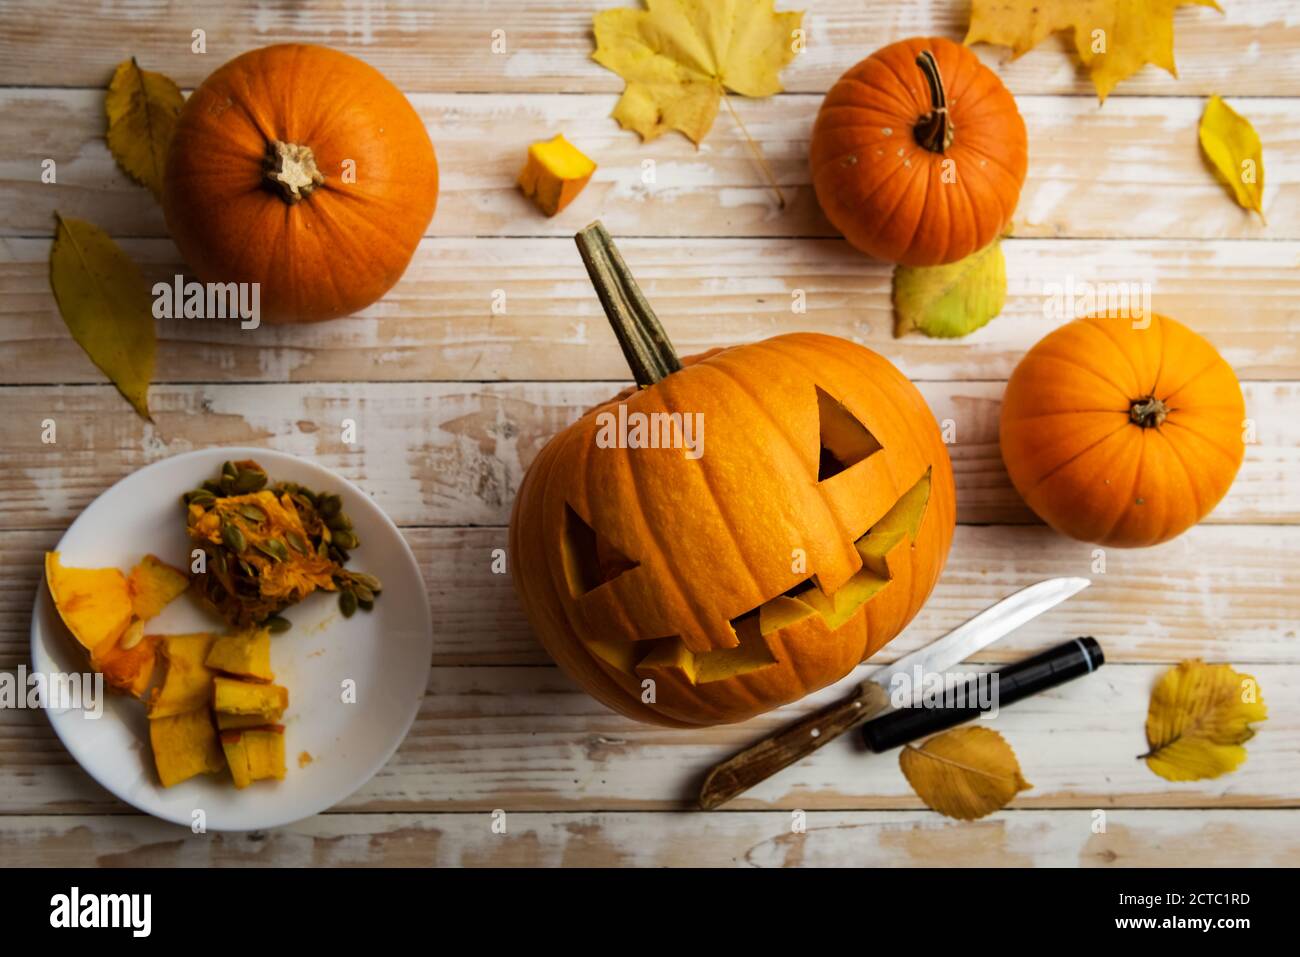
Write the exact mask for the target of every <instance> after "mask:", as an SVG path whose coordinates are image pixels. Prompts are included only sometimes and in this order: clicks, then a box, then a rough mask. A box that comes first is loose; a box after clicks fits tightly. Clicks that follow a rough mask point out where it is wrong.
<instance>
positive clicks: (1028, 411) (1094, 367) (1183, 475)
mask: <svg viewBox="0 0 1300 957" xmlns="http://www.w3.org/2000/svg"><path fill="white" fill-rule="evenodd" d="M1152 399H1154V400H1155V401H1154V402H1153V401H1151V400H1152ZM1135 403H1136V404H1137V405H1136V409H1135ZM1245 416H1246V410H1245V403H1244V401H1243V399H1242V395H1241V386H1240V384H1239V383H1238V382H1237V377H1236V375H1235V374H1234V373H1233V371H1232V368H1231V367H1230V366H1229V365H1228V363H1227V362H1225V361H1224V360H1223V358H1222V357H1221V356H1220V355H1219V353H1218V352H1217V351H1216V350H1215V348H1214V346H1212V345H1210V343H1209V342H1207V341H1206V340H1205V339H1203V338H1202V337H1201V336H1199V335H1197V334H1196V333H1195V332H1193V331H1192V330H1191V329H1188V328H1187V327H1186V326H1184V325H1183V324H1182V323H1180V322H1177V321H1175V320H1173V319H1169V318H1167V317H1165V316H1161V315H1157V314H1153V315H1152V316H1151V320H1150V324H1149V326H1147V327H1146V328H1134V321H1133V320H1132V319H1128V318H1098V317H1090V318H1086V319H1076V320H1075V321H1073V322H1071V323H1068V324H1067V325H1065V326H1062V327H1061V328H1059V329H1057V330H1056V331H1055V332H1053V333H1051V334H1050V335H1048V336H1047V337H1046V338H1044V339H1043V340H1042V341H1041V342H1039V343H1038V344H1037V345H1036V346H1034V347H1033V349H1031V350H1030V351H1029V353H1028V354H1027V355H1026V356H1025V357H1024V359H1022V360H1021V362H1020V364H1019V365H1018V366H1017V367H1016V370H1015V372H1014V373H1013V374H1012V376H1011V380H1010V381H1009V382H1008V383H1007V391H1006V396H1005V397H1004V398H1003V400H1002V419H1001V428H1000V441H1001V445H1002V458H1003V461H1004V462H1005V463H1006V466H1007V473H1008V474H1009V475H1010V476H1011V481H1012V482H1013V483H1014V484H1015V487H1016V489H1017V490H1018V491H1019V492H1020V495H1021V496H1022V497H1023V498H1024V500H1025V502H1026V503H1028V505H1029V507H1030V508H1032V509H1033V510H1034V511H1035V512H1036V513H1037V514H1038V515H1039V516H1040V517H1041V518H1042V519H1043V520H1044V521H1045V522H1047V523H1048V524H1049V525H1051V526H1052V527H1053V528H1055V529H1057V530H1058V531H1061V532H1064V533H1065V534H1066V535H1070V536H1071V537H1073V538H1078V539H1081V540H1083V541H1087V542H1096V543H1098V544H1101V545H1115V546H1120V547H1136V546H1143V545H1155V544H1157V543H1159V542H1163V541H1166V540H1168V539H1170V538H1173V537H1174V536H1175V535H1178V534H1181V533H1182V532H1184V531H1186V530H1187V529H1188V528H1190V527H1191V526H1192V525H1195V524H1196V523H1197V522H1199V521H1200V520H1201V519H1202V518H1204V517H1205V516H1206V515H1208V514H1209V513H1210V511H1211V510H1212V509H1213V508H1214V506H1215V505H1216V504H1218V502H1219V500H1220V499H1221V498H1223V496H1224V494H1225V493H1226V492H1227V491H1228V488H1229V486H1231V485H1232V480H1233V478H1234V477H1235V476H1236V474H1237V469H1238V468H1239V467H1240V466H1241V460H1242V457H1243V455H1244V454H1245V445H1244V442H1243V439H1242V429H1243V427H1244V419H1245ZM1143 423H1145V425H1144V424H1143Z"/></svg>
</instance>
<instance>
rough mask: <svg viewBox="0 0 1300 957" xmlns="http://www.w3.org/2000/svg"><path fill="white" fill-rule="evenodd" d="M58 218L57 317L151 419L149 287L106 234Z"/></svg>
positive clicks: (53, 275)
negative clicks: (61, 318) (59, 316)
mask: <svg viewBox="0 0 1300 957" xmlns="http://www.w3.org/2000/svg"><path fill="white" fill-rule="evenodd" d="M55 216H56V218H57V219H58V230H57V232H56V233H55V236H54V245H53V246H52V247H51V248H50V288H51V289H53V290H54V298H55V300H56V301H57V302H58V304H59V314H60V315H62V316H63V321H64V322H65V323H66V324H67V326H68V331H69V332H71V333H72V338H74V339H76V340H77V344H78V345H80V346H81V348H82V349H84V350H86V355H88V356H90V359H91V361H92V362H94V363H95V365H97V366H98V367H99V368H100V370H101V371H102V372H103V373H104V374H105V375H106V376H108V377H109V379H111V380H112V382H113V384H114V385H115V386H117V390H118V391H119V392H121V393H122V395H123V396H124V397H125V398H126V400H127V401H128V402H130V403H131V405H133V406H135V410H136V411H137V412H139V413H140V415H142V416H144V417H145V418H146V419H147V418H149V382H150V380H151V379H152V378H153V368H154V349H155V345H156V343H155V335H154V322H153V311H152V308H151V304H150V297H149V287H148V285H147V284H146V283H145V279H144V276H143V275H142V274H141V272H140V269H139V267H138V266H136V264H135V263H134V262H132V261H131V260H130V259H129V258H128V257H127V255H126V254H125V253H123V252H122V250H121V249H120V248H119V247H118V245H117V243H115V242H113V240H112V239H110V238H109V236H108V234H107V233H105V232H104V231H103V230H101V229H99V228H98V227H96V226H92V225H91V224H90V223H87V222H85V221H83V220H80V219H64V218H63V217H62V216H59V215H58V214H57V213H56V214H55Z"/></svg>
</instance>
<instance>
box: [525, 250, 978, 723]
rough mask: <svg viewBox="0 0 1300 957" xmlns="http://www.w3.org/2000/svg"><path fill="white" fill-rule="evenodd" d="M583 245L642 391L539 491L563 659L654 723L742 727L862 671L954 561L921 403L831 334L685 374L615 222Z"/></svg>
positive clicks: (540, 563) (943, 487)
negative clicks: (624, 253)
mask: <svg viewBox="0 0 1300 957" xmlns="http://www.w3.org/2000/svg"><path fill="white" fill-rule="evenodd" d="M579 247H580V248H581V249H582V252H583V258H584V260H585V261H586V263H587V267H588V271H589V273H590V274H591V276H592V279H593V281H594V282H595V284H596V286H597V291H598V293H599V294H600V298H601V302H602V304H603V305H604V306H605V310H606V312H607V313H608V314H609V317H610V320H611V322H612V323H613V325H614V328H615V331H616V333H617V334H618V336H619V339H620V343H621V344H622V346H623V351H624V353H625V355H626V356H627V357H628V359H629V362H630V363H631V365H632V366H633V372H634V373H635V374H636V378H637V381H638V383H639V384H640V386H641V388H640V389H638V390H635V391H632V392H629V393H624V394H623V395H621V396H617V397H615V398H614V399H613V400H611V401H610V402H607V403H605V404H604V405H602V406H599V407H597V408H596V409H593V410H591V411H590V412H588V413H587V414H586V415H585V416H583V417H582V419H580V420H579V421H578V422H577V423H575V424H574V425H572V426H570V427H569V428H568V429H566V430H564V431H563V432H561V433H560V434H559V435H557V436H555V438H553V439H552V440H551V441H550V443H549V444H547V445H546V447H545V448H543V449H542V451H541V452H540V453H539V455H538V456H537V459H536V461H535V462H534V463H533V465H532V467H531V468H530V469H529V471H528V474H527V475H526V476H525V477H524V481H523V485H522V487H521V488H520V490H519V496H518V498H517V500H516V502H515V510H514V516H513V519H512V521H511V527H510V548H511V557H512V561H511V568H512V570H513V574H514V579H515V587H516V589H517V590H518V592H519V595H520V597H521V600H522V602H523V605H524V607H525V609H526V610H527V612H528V616H529V620H530V621H531V623H532V626H533V629H534V631H535V632H536V633H537V635H538V637H539V638H540V640H541V642H542V644H543V645H544V646H545V648H546V650H547V651H548V652H549V653H550V654H551V656H552V657H553V658H554V659H555V660H556V661H557V662H558V663H559V664H560V666H561V667H562V668H564V670H565V671H566V672H568V674H569V675H571V676H572V677H573V678H575V679H576V680H577V681H578V682H579V683H580V684H582V686H583V687H584V688H586V689H587V691H589V692H590V693H591V694H592V695H594V696H595V697H596V698H598V699H599V700H600V701H602V702H604V703H605V704H607V705H609V706H610V707H612V708H614V709H616V710H618V711H621V712H622V713H624V714H626V715H629V716H630V717H633V718H638V719H640V720H643V721H651V722H657V723H661V724H669V725H677V726H692V725H710V724H720V723H724V722H729V721H739V720H742V719H745V718H748V717H751V716H753V715H756V714H760V713H762V712H764V711H767V710H770V709H772V708H775V707H778V706H780V705H782V704H785V703H787V702H790V701H794V700H796V699H798V698H800V697H802V696H804V695H806V694H808V693H810V692H812V691H815V690H816V689H818V688H821V687H824V686H825V685H828V684H830V683H832V682H834V681H836V680H838V679H839V678H841V677H843V676H844V675H845V674H847V673H848V672H849V671H850V670H851V669H852V668H853V667H854V666H855V665H857V664H858V663H859V662H861V661H862V660H863V659H865V658H867V657H868V656H869V655H871V654H873V653H874V652H876V651H877V650H879V649H880V647H881V646H883V645H884V644H885V643H886V642H888V641H889V640H890V639H892V638H893V637H894V636H895V635H897V634H898V633H899V631H901V630H902V629H903V627H904V626H905V625H906V624H907V623H908V622H909V621H910V620H911V619H912V617H913V616H914V615H915V614H916V612H917V611H918V610H919V609H920V607H921V605H922V604H923V603H924V602H925V600H926V598H927V597H928V596H929V594H930V590H931V589H932V588H933V586H934V583H935V580H936V579H937V578H938V577H939V572H940V571H941V569H942V568H943V564H944V560H945V558H946V557H947V553H948V546H949V544H950V543H951V541H952V533H953V524H954V521H955V496H954V490H953V479H952V466H951V464H950V462H949V460H948V454H947V450H946V449H945V447H944V444H943V441H942V439H941V438H940V434H939V430H938V427H937V425H936V423H935V421H934V417H933V415H932V414H931V412H930V410H929V408H928V407H927V406H926V403H925V400H924V399H923V398H922V397H921V395H920V393H919V392H918V391H917V390H916V388H915V387H914V386H913V385H912V384H911V383H910V382H908V381H907V379H905V378H904V377H903V375H902V374H901V373H900V372H899V371H898V370H897V369H895V368H894V366H893V365H891V364H890V363H889V362H888V361H887V360H885V359H884V358H882V357H881V356H879V355H877V354H876V353H874V352H872V351H870V350H869V349H866V348H863V347H862V346H858V345H855V344H853V343H850V342H847V341H845V340H843V339H837V338H834V337H831V336H823V335H812V334H796V335H785V336H778V337H776V338H773V339H768V340H766V341H763V342H759V343H754V344H752V345H746V346H738V347H735V348H731V349H724V350H718V351H714V352H711V353H708V354H706V355H703V356H699V357H696V358H695V359H693V360H692V359H688V360H686V362H685V363H684V364H683V363H679V362H678V360H677V358H676V356H675V355H674V354H673V352H672V347H671V346H670V345H669V344H668V341H667V337H666V336H665V335H664V333H663V330H662V328H661V327H660V326H659V323H658V321H657V320H656V319H655V318H654V314H653V312H651V310H650V308H649V305H648V304H647V303H646V301H645V299H644V297H642V296H641V294H640V292H639V290H637V288H636V286H635V284H634V283H633V282H632V279H631V276H630V274H629V273H628V271H627V268H626V266H625V265H624V264H623V262H622V259H621V258H620V257H619V256H618V253H617V251H616V250H615V249H614V248H613V246H612V244H611V243H610V242H609V239H608V236H607V235H606V234H605V233H604V230H603V229H602V228H601V227H600V226H599V224H596V225H595V226H592V227H588V229H587V230H585V231H584V232H583V233H581V234H580V235H579Z"/></svg>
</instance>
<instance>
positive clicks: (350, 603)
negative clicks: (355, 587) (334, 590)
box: [339, 589, 357, 618]
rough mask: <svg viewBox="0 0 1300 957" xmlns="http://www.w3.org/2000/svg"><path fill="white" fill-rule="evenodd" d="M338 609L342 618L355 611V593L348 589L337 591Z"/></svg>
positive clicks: (353, 613) (349, 616)
mask: <svg viewBox="0 0 1300 957" xmlns="http://www.w3.org/2000/svg"><path fill="white" fill-rule="evenodd" d="M339 611H341V612H343V617H344V618H351V617H352V616H353V615H355V614H356V612H357V593H356V592H354V591H351V590H350V589H345V590H343V591H341V592H339Z"/></svg>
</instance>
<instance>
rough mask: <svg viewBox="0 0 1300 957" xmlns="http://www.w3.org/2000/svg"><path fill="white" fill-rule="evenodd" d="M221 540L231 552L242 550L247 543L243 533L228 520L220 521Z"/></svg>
mask: <svg viewBox="0 0 1300 957" xmlns="http://www.w3.org/2000/svg"><path fill="white" fill-rule="evenodd" d="M221 541H222V542H223V543H225V546H226V547H227V548H229V549H230V550H231V551H232V552H242V551H243V550H244V548H245V546H246V545H247V544H248V542H247V541H246V540H245V538H244V533H243V532H241V531H240V530H239V529H238V528H236V527H235V526H234V525H232V524H231V523H230V522H222V523H221Z"/></svg>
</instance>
